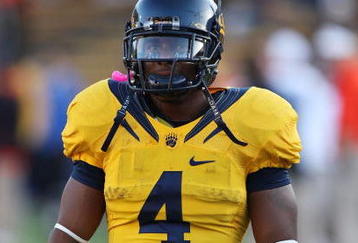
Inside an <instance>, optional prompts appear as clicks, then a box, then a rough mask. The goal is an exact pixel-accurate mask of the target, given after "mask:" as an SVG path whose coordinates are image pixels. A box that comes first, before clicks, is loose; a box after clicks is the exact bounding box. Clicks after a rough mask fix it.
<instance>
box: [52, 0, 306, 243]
mask: <svg viewBox="0 0 358 243" xmlns="http://www.w3.org/2000/svg"><path fill="white" fill-rule="evenodd" d="M220 5H221V2H220V1H219V2H218V3H215V2H214V1H213V0H170V1H168V0H139V1H138V2H137V4H136V6H135V8H134V11H133V14H132V18H131V20H130V21H129V22H128V24H127V25H126V32H125V38H124V64H125V66H126V67H127V69H128V80H127V82H117V81H115V80H112V79H107V80H103V81H100V82H97V83H95V84H93V85H92V86H90V87H88V88H87V89H85V90H84V91H82V92H81V93H79V94H78V95H77V96H76V98H75V99H74V100H73V102H72V103H71V104H70V106H69V108H68V121H67V125H66V127H65V129H64V131H63V134H62V135H63V141H64V148H65V149H64V153H65V155H66V156H68V157H70V158H71V159H72V160H73V161H74V168H73V173H72V176H71V178H70V179H69V181H68V183H67V185H66V187H65V189H64V192H63V196H62V201H61V208H60V213H59V218H58V221H57V224H56V225H55V228H54V230H53V232H52V233H51V236H50V240H49V242H51V243H58V242H88V240H89V239H90V238H91V236H92V235H93V233H94V232H95V230H96V228H97V227H98V225H99V223H100V221H101V219H102V217H103V214H104V213H106V218H107V223H108V237H109V242H110V243H128V242H137V243H149V242H150V243H156V242H157V243H160V242H167V243H169V242H170V243H219V242H220V243H234V242H235V243H238V242H241V240H242V237H243V235H244V233H245V231H246V229H247V226H248V224H249V222H250V220H251V222H252V227H253V232H254V236H255V239H256V242H258V243H277V242H280V243H281V242H284V243H293V242H297V233H296V217H297V215H296V214H297V210H296V203H295V196H294V192H293V190H292V187H291V185H290V178H289V176H288V171H287V170H288V168H290V167H291V166H292V164H294V163H298V161H299V152H300V150H301V144H300V139H299V136H298V134H297V129H296V122H297V115H296V113H295V111H294V110H293V109H292V107H291V106H290V104H289V103H287V102H286V101H285V100H284V99H282V98H281V97H279V96H278V95H276V94H274V93H272V92H270V91H268V90H265V89H260V88H256V87H251V88H232V89H223V88H211V87H210V86H211V84H212V83H213V81H214V79H215V76H216V74H217V67H218V64H219V61H220V59H221V53H222V51H223V39H224V25H223V24H224V23H223V16H222V12H221V6H220ZM132 74H133V75H132Z"/></svg>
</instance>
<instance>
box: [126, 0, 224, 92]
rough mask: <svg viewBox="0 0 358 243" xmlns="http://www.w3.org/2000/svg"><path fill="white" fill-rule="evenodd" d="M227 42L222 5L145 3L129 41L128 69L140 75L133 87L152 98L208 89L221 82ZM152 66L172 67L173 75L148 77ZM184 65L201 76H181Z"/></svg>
mask: <svg viewBox="0 0 358 243" xmlns="http://www.w3.org/2000/svg"><path fill="white" fill-rule="evenodd" d="M223 41H224V20H223V15H222V12H221V0H218V2H217V3H216V2H215V1H213V0H139V1H138V2H137V4H136V6H135V8H134V10H133V13H132V17H131V20H130V21H129V22H128V23H127V25H126V31H125V37H124V41H123V43H124V44H123V46H124V57H123V60H124V64H125V66H126V67H127V69H128V73H130V72H133V73H134V77H133V78H132V79H131V78H129V80H128V82H129V86H130V87H131V88H132V89H133V90H136V91H144V92H151V93H172V92H176V91H185V90H189V89H193V88H197V87H203V86H206V87H207V86H209V85H210V84H211V83H212V82H213V80H214V79H215V76H216V73H217V66H218V64H219V61H220V59H221V53H222V51H223ZM146 62H165V63H170V64H171V73H170V75H159V74H152V73H148V72H146V70H145V65H144V64H145V63H146ZM181 63H185V65H193V66H194V67H195V68H194V70H196V72H195V75H191V76H188V75H186V74H185V73H180V72H177V71H176V70H177V68H176V67H177V66H179V65H181ZM130 76H131V75H128V77H130Z"/></svg>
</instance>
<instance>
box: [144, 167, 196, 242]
mask: <svg viewBox="0 0 358 243" xmlns="http://www.w3.org/2000/svg"><path fill="white" fill-rule="evenodd" d="M181 182H182V172H181V171H164V172H163V174H162V175H161V176H160V178H159V180H158V182H157V184H155V186H154V187H153V189H152V191H151V193H150V194H149V196H148V198H147V200H146V201H145V203H144V205H143V207H142V209H141V210H140V213H139V216H138V221H139V225H140V229H139V233H165V234H167V235H168V237H167V238H168V240H167V241H162V243H190V241H187V240H184V233H187V232H190V224H189V223H188V222H184V221H183V213H182V200H181V184H182V183H181ZM164 204H165V209H166V220H155V218H156V216H157V215H158V213H159V211H160V209H161V208H162V207H163V205H164Z"/></svg>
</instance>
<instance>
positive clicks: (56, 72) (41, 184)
mask: <svg viewBox="0 0 358 243" xmlns="http://www.w3.org/2000/svg"><path fill="white" fill-rule="evenodd" d="M46 52H47V54H46V55H41V56H37V57H36V58H28V59H27V60H24V61H23V62H21V63H20V64H19V65H17V67H16V68H14V70H13V81H14V82H15V83H16V85H17V90H18V92H19V93H20V104H21V105H20V107H21V115H20V117H21V123H20V125H21V127H20V131H19V136H20V137H21V141H22V143H23V144H24V146H25V147H27V150H28V151H29V155H30V161H29V171H28V180H27V182H28V189H29V195H30V198H31V200H28V203H27V206H28V207H29V208H32V209H35V210H36V211H37V212H38V213H37V214H38V216H40V217H41V224H40V225H39V226H38V228H39V229H41V230H43V231H44V232H48V231H49V227H53V224H54V221H53V220H54V218H55V217H54V215H56V214H57V212H56V210H55V208H57V207H58V205H57V202H58V197H59V196H60V191H62V190H63V187H64V184H65V182H66V181H67V179H68V177H69V174H70V171H71V168H72V164H71V163H70V162H69V161H68V160H67V159H66V158H65V157H64V156H63V154H62V150H63V147H62V141H61V131H62V129H63V127H64V125H65V121H66V109H67V106H68V104H69V103H70V101H71V100H72V99H73V98H74V94H75V93H77V92H78V90H80V89H81V85H80V81H81V79H82V77H81V75H80V74H79V72H78V71H77V69H76V68H75V66H73V64H72V62H71V61H70V60H69V59H68V58H67V57H66V56H64V55H63V54H62V53H61V52H62V50H60V51H58V50H56V51H54V52H53V51H52V50H50V51H46ZM40 232H41V231H40Z"/></svg>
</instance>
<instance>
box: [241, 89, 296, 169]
mask: <svg viewBox="0 0 358 243" xmlns="http://www.w3.org/2000/svg"><path fill="white" fill-rule="evenodd" d="M261 95H262V96H261V97H260V98H259V99H257V100H256V102H255V103H257V102H259V103H257V104H256V105H258V106H261V108H259V110H258V111H259V112H258V114H257V119H260V120H262V121H263V122H264V123H265V125H264V127H265V129H262V130H263V131H262V134H263V135H262V137H261V138H260V139H259V142H258V143H257V144H256V145H257V154H256V156H255V157H254V159H253V160H252V161H251V162H250V163H249V165H248V174H249V173H253V172H256V171H258V170H260V169H262V168H268V167H269V168H286V169H287V168H290V167H291V166H292V165H293V164H295V163H299V161H300V151H301V149H302V147H301V140H300V137H299V134H298V131H297V121H298V115H297V113H296V111H295V110H294V109H293V108H292V106H291V105H290V104H289V103H288V102H287V101H286V100H284V99H283V98H281V97H280V96H278V95H276V94H274V93H272V92H271V91H268V90H265V91H263V92H262V94H261ZM258 136H260V135H258Z"/></svg>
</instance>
